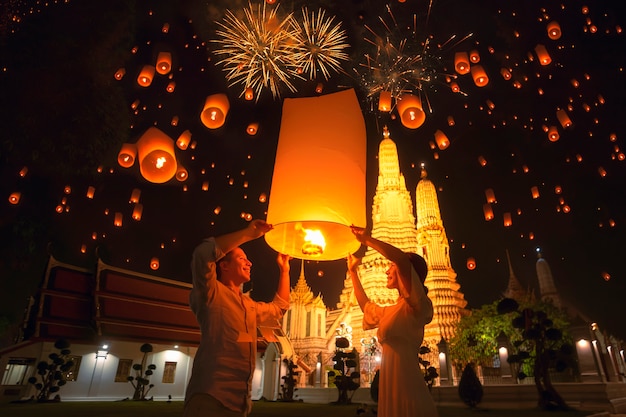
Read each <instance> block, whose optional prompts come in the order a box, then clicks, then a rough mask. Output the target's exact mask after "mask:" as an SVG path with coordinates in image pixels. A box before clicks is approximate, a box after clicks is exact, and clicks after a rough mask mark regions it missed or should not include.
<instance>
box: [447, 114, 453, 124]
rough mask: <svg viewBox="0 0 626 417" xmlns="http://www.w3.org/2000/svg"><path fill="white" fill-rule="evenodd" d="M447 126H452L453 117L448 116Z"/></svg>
mask: <svg viewBox="0 0 626 417" xmlns="http://www.w3.org/2000/svg"><path fill="white" fill-rule="evenodd" d="M448 126H454V117H452V116H451V115H450V116H448Z"/></svg>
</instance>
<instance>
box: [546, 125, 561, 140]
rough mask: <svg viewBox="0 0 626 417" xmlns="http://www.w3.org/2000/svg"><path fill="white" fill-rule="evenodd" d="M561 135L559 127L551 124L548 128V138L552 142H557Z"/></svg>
mask: <svg viewBox="0 0 626 417" xmlns="http://www.w3.org/2000/svg"><path fill="white" fill-rule="evenodd" d="M560 137H561V136H560V135H559V129H557V127H556V126H550V127H549V128H548V140H549V141H550V142H556V141H557V140H559V138H560Z"/></svg>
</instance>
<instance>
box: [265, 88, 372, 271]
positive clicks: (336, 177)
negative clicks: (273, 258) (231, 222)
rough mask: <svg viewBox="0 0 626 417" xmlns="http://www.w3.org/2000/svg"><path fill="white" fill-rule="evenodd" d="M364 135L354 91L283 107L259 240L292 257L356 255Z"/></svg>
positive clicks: (294, 100)
mask: <svg viewBox="0 0 626 417" xmlns="http://www.w3.org/2000/svg"><path fill="white" fill-rule="evenodd" d="M365 167H366V131H365V122H364V120H363V115H362V113H361V108H360V106H359V101H358V99H357V97H356V94H355V92H354V90H353V89H349V90H344V91H341V92H337V93H332V94H327V95H322V96H319V97H306V98H287V99H285V101H284V104H283V111H282V119H281V126H280V133H279V137H278V146H277V149H276V160H275V164H274V174H273V177H272V187H271V192H270V195H269V203H268V209H267V222H268V223H270V224H272V225H273V226H274V229H273V230H272V231H270V232H269V233H266V234H265V240H266V241H267V243H268V244H269V245H270V246H271V247H272V248H274V249H275V250H276V251H278V252H280V253H284V254H288V255H291V256H293V257H295V258H300V259H310V260H320V261H328V260H335V259H340V258H345V256H346V255H347V254H349V253H354V252H355V251H356V250H357V249H358V248H359V247H360V243H359V242H358V241H357V240H356V239H355V238H354V235H353V234H352V232H351V230H350V225H353V224H354V225H357V226H363V225H365V224H366V217H365V207H366V204H365V201H366V200H365V191H366V190H365Z"/></svg>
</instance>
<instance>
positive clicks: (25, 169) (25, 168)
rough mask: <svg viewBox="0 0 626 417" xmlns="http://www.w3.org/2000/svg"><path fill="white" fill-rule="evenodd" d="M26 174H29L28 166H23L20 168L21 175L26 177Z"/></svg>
mask: <svg viewBox="0 0 626 417" xmlns="http://www.w3.org/2000/svg"><path fill="white" fill-rule="evenodd" d="M26 174H28V167H27V166H23V167H22V169H20V173H19V175H20V177H22V178H24V177H25V176H26Z"/></svg>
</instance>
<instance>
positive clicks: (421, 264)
mask: <svg viewBox="0 0 626 417" xmlns="http://www.w3.org/2000/svg"><path fill="white" fill-rule="evenodd" d="M406 254H407V256H408V257H409V260H410V261H411V265H413V269H415V272H417V275H419V277H420V281H421V282H422V284H423V283H424V281H426V274H428V265H426V261H425V260H424V258H422V257H421V256H419V255H418V254H417V253H413V252H407V253H406Z"/></svg>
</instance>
